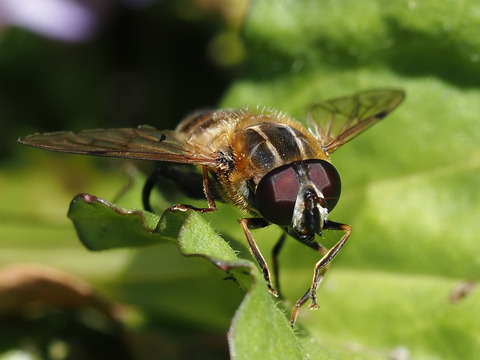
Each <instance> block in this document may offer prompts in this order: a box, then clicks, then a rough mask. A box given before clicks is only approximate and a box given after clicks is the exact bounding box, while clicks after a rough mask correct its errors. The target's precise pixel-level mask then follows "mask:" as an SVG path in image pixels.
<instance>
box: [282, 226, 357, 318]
mask: <svg viewBox="0 0 480 360" xmlns="http://www.w3.org/2000/svg"><path fill="white" fill-rule="evenodd" d="M323 229H324V230H341V231H343V232H345V234H343V236H342V238H341V239H340V240H339V241H338V242H337V243H336V244H335V245H334V246H333V247H332V248H331V249H329V250H326V249H325V248H324V247H323V246H321V245H320V244H317V245H318V246H315V245H313V244H315V243H306V242H305V243H304V244H306V245H307V246H310V247H311V248H313V249H317V250H319V251H320V253H322V254H324V255H323V257H322V258H321V259H320V261H318V262H317V263H316V264H315V267H314V270H313V279H312V284H311V286H310V288H309V289H308V290H307V292H306V293H305V294H304V295H303V296H302V297H301V298H300V299H299V300H298V301H297V303H296V304H295V306H294V307H293V309H292V314H291V316H290V324H291V325H293V324H295V320H296V318H297V314H298V309H299V308H300V307H301V306H302V305H303V304H305V303H306V302H307V300H308V299H309V298H310V299H311V300H312V303H311V304H310V306H309V308H310V309H312V310H315V309H317V308H318V303H317V288H318V285H319V284H320V282H321V280H322V278H323V275H324V274H325V272H326V271H327V268H328V265H329V263H330V262H331V261H332V260H333V258H334V257H335V256H336V255H337V254H338V252H339V251H340V249H341V248H342V247H343V245H345V242H346V241H347V239H348V238H349V237H350V234H351V232H352V226H351V225H347V224H341V223H337V222H334V221H327V222H326V223H325V226H324V228H323ZM322 249H323V250H322Z"/></svg>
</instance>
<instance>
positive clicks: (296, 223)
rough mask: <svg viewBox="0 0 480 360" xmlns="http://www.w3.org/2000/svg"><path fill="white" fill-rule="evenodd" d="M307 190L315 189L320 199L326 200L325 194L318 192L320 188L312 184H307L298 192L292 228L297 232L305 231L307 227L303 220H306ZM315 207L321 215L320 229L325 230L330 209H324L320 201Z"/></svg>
mask: <svg viewBox="0 0 480 360" xmlns="http://www.w3.org/2000/svg"><path fill="white" fill-rule="evenodd" d="M307 188H309V189H313V190H314V192H315V194H316V196H317V197H318V198H322V199H323V198H324V196H323V193H322V192H321V191H320V190H318V188H317V187H316V186H315V184H313V183H312V182H309V183H307V184H305V185H304V186H302V187H301V188H300V189H299V190H298V193H297V198H296V199H295V206H294V208H293V217H292V227H293V228H294V229H295V230H297V231H299V230H301V229H303V228H304V226H305V225H304V224H303V220H304V219H303V218H304V216H303V215H304V212H305V209H306V204H305V192H306V190H307ZM315 207H316V208H317V210H318V212H319V215H320V226H319V228H320V229H323V226H324V223H325V221H326V220H327V217H328V209H327V208H325V207H323V206H322V205H321V204H320V202H318V201H316V202H315Z"/></svg>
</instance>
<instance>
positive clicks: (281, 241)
mask: <svg viewBox="0 0 480 360" xmlns="http://www.w3.org/2000/svg"><path fill="white" fill-rule="evenodd" d="M286 238H287V233H285V232H284V233H283V234H282V235H281V236H280V239H278V241H277V243H276V244H275V246H274V247H273V250H272V267H273V280H274V281H275V289H276V290H277V293H278V296H279V297H280V298H281V297H282V292H281V291H280V278H279V269H280V268H279V266H278V255H279V254H280V251H281V250H282V248H283V244H284V243H285V239H286Z"/></svg>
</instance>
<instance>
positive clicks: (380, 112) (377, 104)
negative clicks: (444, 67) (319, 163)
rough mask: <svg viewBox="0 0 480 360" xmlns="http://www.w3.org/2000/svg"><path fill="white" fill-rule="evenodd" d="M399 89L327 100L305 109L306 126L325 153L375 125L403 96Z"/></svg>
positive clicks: (372, 91)
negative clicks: (306, 112)
mask: <svg viewBox="0 0 480 360" xmlns="http://www.w3.org/2000/svg"><path fill="white" fill-rule="evenodd" d="M404 97H405V94H404V92H403V91H401V90H393V89H381V90H369V91H364V92H360V93H358V94H355V95H352V96H346V97H340V98H336V99H331V100H327V101H324V102H321V103H318V104H314V105H312V106H311V107H310V108H309V109H308V114H307V122H308V127H309V128H310V129H312V130H313V131H314V133H315V135H316V136H317V139H318V140H319V141H320V143H321V144H322V146H323V148H324V149H325V151H326V152H327V153H328V154H331V153H332V152H334V151H335V150H336V149H338V148H339V147H340V146H342V145H343V144H345V143H346V142H348V141H350V140H352V139H353V138H354V137H355V136H357V135H358V134H360V133H361V132H363V131H364V130H366V129H367V128H369V127H370V126H372V125H373V124H376V123H377V122H378V121H380V120H381V119H383V118H384V117H385V116H386V115H387V114H388V113H390V112H391V111H392V110H393V109H395V108H396V107H397V106H398V105H399V104H400V103H401V102H402V100H403V99H404Z"/></svg>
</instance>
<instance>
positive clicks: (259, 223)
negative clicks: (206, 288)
mask: <svg viewBox="0 0 480 360" xmlns="http://www.w3.org/2000/svg"><path fill="white" fill-rule="evenodd" d="M238 222H239V223H240V226H241V227H242V229H243V232H244V233H245V237H246V238H247V241H248V245H249V247H250V252H251V253H252V255H253V257H254V258H255V260H257V263H258V265H259V266H260V269H262V273H263V277H264V278H265V281H266V282H267V287H268V291H270V293H271V294H272V295H273V296H275V297H278V292H277V291H276V290H275V289H274V288H273V286H272V282H271V280H270V279H271V276H270V270H269V269H268V265H267V262H266V261H265V258H264V257H263V255H262V253H261V252H260V249H259V248H258V246H257V243H256V242H255V240H254V239H253V236H252V233H251V232H250V229H260V228H264V227H266V226H268V225H270V224H269V223H268V221H266V220H265V219H263V218H243V219H240V220H239V221H238Z"/></svg>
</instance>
